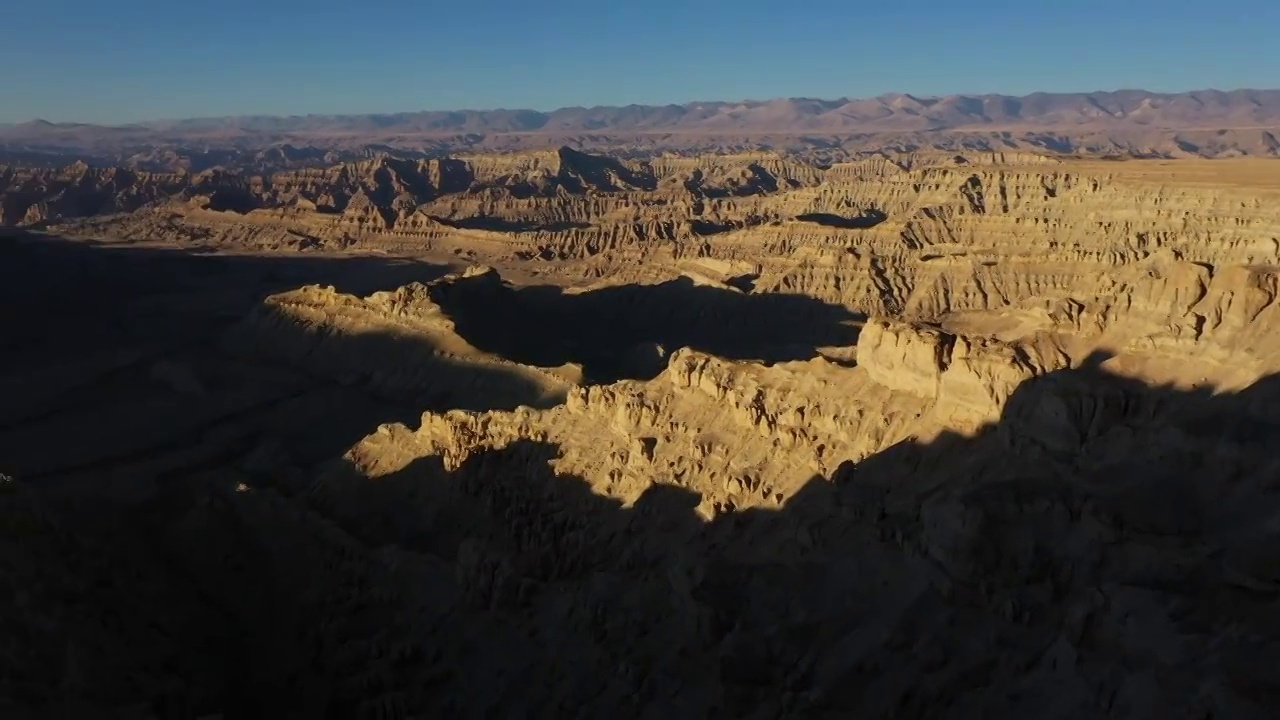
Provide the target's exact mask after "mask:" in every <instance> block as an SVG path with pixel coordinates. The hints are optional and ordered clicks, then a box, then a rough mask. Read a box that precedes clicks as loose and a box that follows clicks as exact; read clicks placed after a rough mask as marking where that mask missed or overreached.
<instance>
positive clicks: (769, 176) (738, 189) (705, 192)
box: [684, 163, 778, 198]
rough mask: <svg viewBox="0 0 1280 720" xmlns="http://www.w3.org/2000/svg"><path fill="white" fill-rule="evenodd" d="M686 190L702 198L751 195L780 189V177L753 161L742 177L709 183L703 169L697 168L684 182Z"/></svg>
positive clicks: (721, 179)
mask: <svg viewBox="0 0 1280 720" xmlns="http://www.w3.org/2000/svg"><path fill="white" fill-rule="evenodd" d="M684 187H685V190H687V191H689V192H690V193H692V194H693V195H695V196H697V197H702V198H728V197H749V196H752V195H767V194H769V193H774V192H777V191H778V178H776V177H775V176H774V175H773V173H771V172H769V171H768V170H767V169H765V168H764V167H763V166H761V165H760V164H758V163H751V164H750V165H748V166H747V168H746V171H745V172H744V173H743V175H742V176H741V177H736V178H716V179H714V181H713V184H712V183H708V179H707V177H706V176H705V175H704V174H703V172H702V170H699V169H695V170H694V171H693V173H692V174H691V176H690V178H689V179H688V180H686V181H685V183H684Z"/></svg>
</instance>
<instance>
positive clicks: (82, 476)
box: [0, 156, 1280, 718]
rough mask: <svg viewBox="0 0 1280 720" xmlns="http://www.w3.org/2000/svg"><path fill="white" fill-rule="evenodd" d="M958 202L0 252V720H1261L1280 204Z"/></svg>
mask: <svg viewBox="0 0 1280 720" xmlns="http://www.w3.org/2000/svg"><path fill="white" fill-rule="evenodd" d="M569 157H570V159H571V160H573V159H575V158H573V156H569ZM563 160H564V156H557V158H554V159H550V160H549V162H563ZM963 160H964V161H963V162H961V161H960V160H957V159H956V158H949V159H947V158H941V159H940V158H899V159H898V160H897V161H892V162H891V161H889V160H888V159H882V160H877V161H869V162H867V163H861V164H856V165H851V166H833V167H831V168H816V167H812V166H794V167H792V166H788V165H786V164H785V163H781V161H779V164H778V165H771V166H767V165H765V164H764V163H763V162H762V161H761V162H758V163H757V164H758V166H759V167H760V168H762V171H763V172H764V173H766V174H767V176H768V177H769V178H772V179H773V180H774V181H777V187H776V188H775V187H774V186H773V185H772V183H769V182H763V181H761V180H760V178H761V177H762V176H761V175H757V174H754V171H751V170H750V167H751V163H745V164H743V165H740V166H732V167H740V168H742V170H741V171H740V173H741V174H737V175H735V174H732V173H729V172H726V171H725V170H724V168H726V167H731V166H730V165H721V164H719V163H722V162H724V161H723V160H706V161H701V165H692V166H691V165H682V164H680V163H684V162H685V161H683V160H681V161H670V162H671V163H672V165H670V166H662V165H660V164H659V163H658V161H652V163H651V164H650V165H648V166H647V168H648V169H647V170H646V166H644V165H630V164H627V162H628V161H617V166H616V167H615V166H613V165H609V166H607V167H613V168H614V169H613V170H612V171H611V172H612V174H609V173H608V172H606V173H605V174H604V175H593V174H592V172H594V171H593V170H591V168H598V167H599V166H597V165H590V166H588V167H587V169H586V170H581V171H579V172H578V174H576V175H574V174H571V173H568V171H565V170H564V167H565V166H564V165H563V164H561V165H559V166H553V168H558V169H556V170H555V171H554V172H550V173H547V174H537V173H536V172H534V171H532V170H528V169H527V168H526V170H525V171H522V172H525V173H526V174H524V175H517V174H513V173H512V171H511V170H510V167H511V166H510V165H507V164H505V163H509V162H511V159H510V158H503V159H500V160H492V161H486V162H493V163H494V165H493V168H503V170H497V169H490V170H485V171H484V172H487V173H490V174H489V175H482V174H481V170H480V169H479V168H481V167H482V163H481V162H480V161H475V162H473V163H471V164H470V165H468V166H467V167H469V168H471V172H475V173H477V177H481V176H484V177H491V178H493V177H503V178H506V179H504V180H502V181H501V182H499V181H497V180H491V181H489V183H490V184H489V185H488V186H486V187H482V188H476V187H473V185H468V186H467V189H461V188H459V189H456V190H452V191H450V192H442V193H439V194H437V195H435V196H431V197H433V199H428V200H425V201H424V204H426V205H428V206H430V207H432V208H435V209H436V211H438V210H439V209H440V208H443V207H446V206H451V207H454V208H456V211H455V214H453V215H451V216H449V218H448V219H449V222H450V223H452V225H445V227H446V228H448V229H447V230H446V229H443V228H440V229H433V230H430V232H426V233H408V234H405V235H397V234H395V232H396V231H395V230H394V228H395V226H396V225H397V224H398V223H399V222H400V221H401V219H402V216H400V215H397V216H396V217H395V218H394V222H393V223H392V229H391V230H386V229H380V230H377V231H367V232H363V233H361V234H359V235H353V236H352V239H353V246H354V247H357V248H363V249H365V250H370V249H382V250H384V251H386V250H389V249H393V248H398V247H404V245H401V244H400V243H415V242H416V243H420V244H421V247H428V246H429V247H432V248H434V249H435V250H437V251H444V252H445V253H447V255H446V256H447V257H454V258H457V257H458V256H457V255H454V254H453V252H452V251H453V250H459V251H464V252H468V253H471V254H473V255H474V256H475V257H478V258H481V259H485V260H487V261H490V262H492V263H493V266H491V267H490V266H479V265H471V266H466V267H463V266H462V265H466V263H461V264H460V266H456V267H440V266H436V265H431V264H427V263H423V262H416V261H415V262H411V261H408V260H403V259H397V258H394V257H391V256H389V255H379V254H365V255H352V254H342V255H334V256H329V255H326V254H324V253H296V252H290V253H275V254H265V255H263V254H259V255H229V254H207V255H204V254H194V253H192V252H191V251H190V247H188V248H187V249H186V250H179V249H168V250H158V249H147V248H140V247H133V248H130V247H117V246H114V245H107V246H95V245H91V244H88V243H85V242H83V241H69V240H59V239H56V238H52V237H49V236H43V235H39V234H28V235H24V236H23V237H22V238H21V239H15V240H9V241H7V244H6V245H5V248H4V254H5V257H6V258H7V260H6V262H5V263H4V264H3V265H0V280H3V282H0V293H3V295H2V296H0V297H2V298H3V299H4V300H5V302H4V303H3V305H2V306H0V307H3V308H4V310H3V312H4V313H5V314H4V315H3V316H0V319H3V321H4V323H5V325H6V329H7V330H8V331H9V332H7V333H6V334H5V335H4V336H3V337H4V342H5V343H6V345H5V355H4V361H3V362H4V366H3V367H4V370H5V372H4V376H5V377H6V379H8V380H7V385H6V388H7V389H6V391H5V397H6V398H14V399H16V400H15V401H14V402H11V403H10V404H9V405H7V406H6V407H4V408H3V412H4V415H3V418H0V471H2V472H6V473H9V474H10V475H12V476H13V477H14V478H15V480H13V481H11V482H9V483H6V484H5V485H4V486H3V489H0V520H2V521H3V524H2V525H0V558H3V561H2V562H3V563H4V572H3V573H0V583H3V584H5V585H6V590H5V591H4V592H0V623H3V624H4V628H5V629H4V630H3V631H2V632H0V639H2V642H3V643H4V644H3V646H2V647H0V649H3V652H2V653H0V664H2V667H3V672H2V673H0V678H3V680H2V681H0V707H2V708H3V709H4V712H5V716H6V717H43V716H48V715H49V714H50V713H51V712H62V713H63V714H64V715H69V716H95V717H98V716H101V717H129V718H153V717H201V716H207V715H214V716H216V715H217V714H221V715H222V716H223V717H227V718H232V717H263V716H271V717H299V718H302V717H323V716H332V717H372V718H411V717H437V716H451V717H452V716H457V717H491V716H495V715H502V716H506V715H511V714H513V713H515V714H536V715H566V716H572V717H618V716H620V715H621V716H626V717H658V716H667V717H725V718H744V717H750V718H775V717H820V718H821V717H831V718H835V717H849V716H857V717H899V718H901V717H912V718H925V717H928V718H935V717H948V718H969V717H1007V718H1015V717H1016V718H1026V717H1064V718H1066V717H1070V718H1081V717H1084V718H1090V717H1097V718H1107V717H1124V718H1132V717H1160V718H1169V717H1175V718H1176V717H1187V718H1203V717H1232V718H1236V717H1239V718H1251V717H1257V718H1265V717H1269V716H1270V715H1271V708H1272V707H1274V706H1275V704H1276V703H1277V702H1280V684H1278V683H1277V682H1276V678H1275V677H1274V673H1273V672H1271V668H1274V667H1276V666H1277V665H1280V644H1278V643H1277V642H1276V641H1275V639H1274V638H1276V637H1277V635H1278V632H1280V625H1278V623H1280V555H1278V554H1277V547H1280V545H1278V544H1277V543H1280V534H1278V533H1280V529H1278V528H1280V524H1278V523H1280V520H1278V518H1280V504H1277V502H1276V500H1275V498H1276V481H1277V477H1280V467H1277V464H1276V461H1275V459H1274V457H1273V455H1274V453H1273V452H1271V449H1272V447H1273V445H1274V442H1275V441H1276V440H1277V438H1278V437H1280V436H1278V435H1277V433H1280V416H1277V412H1280V411H1278V410H1277V408H1280V403H1278V402H1277V401H1280V396H1278V395H1277V393H1278V392H1280V391H1278V390H1277V389H1276V388H1277V385H1276V383H1275V382H1274V380H1273V377H1274V375H1275V373H1276V372H1277V371H1280V344H1278V343H1280V341H1278V340H1277V338H1280V332H1278V331H1280V327H1278V326H1277V323H1278V322H1280V314H1278V313H1280V309H1277V298H1278V296H1280V271H1278V270H1277V268H1280V258H1278V257H1277V254H1278V253H1280V246H1278V243H1280V214H1277V213H1276V211H1275V210H1274V208H1275V207H1276V205H1275V204H1274V200H1275V199H1276V198H1277V188H1276V185H1277V184H1280V183H1278V182H1277V178H1275V177H1274V176H1270V175H1267V173H1266V171H1267V170H1269V168H1264V170H1262V171H1260V170H1259V167H1262V166H1256V165H1247V164H1236V163H1225V164H1221V165H1219V164H1212V163H1211V164H1205V165H1201V164H1195V163H1186V164H1174V165H1153V164H1137V165H1130V164H1128V163H1125V164H1119V165H1116V166H1115V169H1111V166H1110V164H1088V163H1086V164H1056V163H1045V164H1033V163H1032V161H1031V160H1030V159H1023V158H1015V159H1012V160H1011V159H1003V160H1002V159H1001V158H976V157H975V158H964V159H963ZM468 162H471V161H468ZM521 162H531V161H528V160H522V161H521ZM735 162H736V161H735ZM752 162H756V161H752ZM370 167H371V168H372V172H373V173H374V176H375V177H377V173H380V172H383V170H384V168H385V166H380V165H374V166H370ZM617 167H621V168H623V169H625V170H626V174H624V173H623V172H622V171H621V170H618V169H617ZM664 168H665V169H664ZM672 168H678V169H672ZM589 170H591V171H589ZM694 170H698V171H700V172H701V173H702V175H701V176H699V177H701V178H703V180H701V182H703V183H705V185H703V186H702V189H700V190H699V189H691V188H690V187H688V186H683V187H680V188H679V189H670V190H663V189H662V188H663V187H664V183H666V184H675V181H674V180H672V178H676V179H679V182H680V185H683V183H687V182H690V181H692V180H693V178H694V175H693V171H694ZM650 171H652V175H650V174H648V173H649V172H650ZM713 171H714V172H713ZM335 172H336V171H335ZM715 172H720V173H721V174H719V175H716V174H715ZM501 173H507V174H505V175H502V174H501ZM382 177H386V175H385V174H384V175H382ZM566 177H572V178H577V179H578V180H577V181H578V182H582V183H587V182H594V183H596V185H592V186H591V188H594V189H588V188H586V185H581V186H577V187H571V186H570V185H569V184H568V181H567V180H565V178H566ZM515 178H519V179H518V180H517V179H515ZM530 178H536V179H537V180H536V182H535V180H534V179H530ZM681 178H682V179H681ZM752 178H755V180H752ZM1268 178H1271V179H1270V180H1268ZM730 180H732V182H730ZM332 182H336V181H333V180H332V179H329V180H323V179H321V180H317V181H316V185H315V186H314V187H313V188H312V189H311V190H306V191H305V192H309V193H315V192H319V191H320V189H321V188H322V187H332V185H325V183H332ZM343 182H348V181H346V180H344V181H343ZM350 182H356V183H358V182H360V181H358V180H350ZM472 182H475V181H472ZM522 182H527V183H529V186H531V187H533V188H534V191H533V192H532V193H530V194H529V195H528V197H525V198H519V197H517V192H516V191H515V190H513V189H512V188H516V187H525V186H523V185H521V184H520V183H522ZM538 183H542V184H540V185H539V184H538ZM606 183H607V184H608V187H605V184H606ZM432 187H438V186H437V185H432ZM715 188H719V189H721V190H723V192H721V191H720V190H715V191H713V190H712V189H715ZM297 192H299V193H303V192H304V191H301V190H299V191H297ZM413 192H424V193H426V191H425V190H422V189H419V190H414V191H413ZM432 192H436V191H432ZM429 195H430V193H427V194H424V195H422V196H421V197H428V196H429ZM255 197H261V196H255ZM663 198H665V202H660V201H659V200H660V199H663ZM645 200H649V201H652V203H651V204H647V205H646V204H643V203H644V201H645ZM181 202H186V201H181ZM200 202H205V201H203V200H202V201H200ZM309 202H310V201H309ZM486 203H488V204H486ZM677 203H686V205H684V206H680V205H678V204H677ZM695 203H702V207H703V209H702V210H701V211H700V212H701V213H702V214H701V215H695V214H693V210H692V208H693V206H694V204H695ZM174 207H176V206H175V205H173V204H170V201H167V200H166V201H164V202H163V203H161V204H159V205H152V206H150V209H144V210H143V211H142V212H141V213H132V214H128V215H119V216H112V217H102V218H98V219H96V220H92V221H91V222H92V223H101V224H98V225H94V224H90V225H87V226H86V225H82V224H79V223H83V222H85V221H83V220H77V221H76V222H75V223H70V224H67V225H65V227H74V228H79V229H81V230H84V229H85V228H86V227H87V228H94V227H97V228H116V229H128V228H131V227H135V228H137V227H142V223H143V219H142V218H144V217H145V214H146V213H148V212H157V213H158V212H169V213H175V214H178V215H179V216H180V217H181V222H183V223H189V224H190V226H192V227H195V226H197V225H198V226H199V227H203V228H215V227H225V228H231V227H233V224H232V223H233V219H231V216H229V215H218V214H217V213H220V212H221V213H225V212H226V211H218V210H210V209H208V207H205V208H204V209H197V210H198V212H199V213H206V214H204V215H201V214H198V213H197V211H193V210H182V211H180V212H179V211H176V210H174V209H173V208H174ZM366 207H368V206H366ZM481 207H483V208H486V211H485V212H484V213H480V212H478V211H477V209H478V208H481ZM161 208H166V209H163V210H162V209H161ZM708 208H714V214H713V213H712V211H711V210H708ZM264 210H266V209H265V208H259V209H255V210H252V211H249V212H247V213H244V214H240V213H236V217H239V218H240V220H238V221H234V222H239V223H240V225H239V227H242V228H243V227H250V226H252V227H258V226H254V225H253V223H254V222H255V221H254V220H253V218H256V217H260V215H255V214H254V213H261V212H263V211H264ZM405 210H406V209H402V210H401V211H399V212H402V213H403V212H404V211H405ZM415 211H416V208H415ZM415 211H409V217H412V216H413V212H415ZM232 212H234V211H232ZM269 212H276V211H275V210H271V211H269ZM345 212H346V211H345V210H344V211H343V213H345ZM624 212H625V213H631V214H634V215H636V216H639V217H641V218H648V220H641V221H639V222H640V224H641V225H643V224H644V223H645V222H651V223H656V225H655V226H656V227H661V224H662V223H664V222H668V221H670V222H672V223H675V222H676V218H683V219H684V220H685V221H687V222H688V223H689V224H688V225H684V226H679V225H677V226H675V227H674V229H673V230H672V232H671V233H670V234H669V235H663V234H662V233H660V232H652V231H648V230H646V231H644V232H645V234H641V233H640V232H639V231H637V232H636V234H635V235H626V236H623V235H622V232H623V231H621V230H616V229H617V228H621V227H625V226H626V224H625V223H623V222H622V221H621V220H619V221H618V222H617V223H614V221H612V220H608V219H607V218H610V217H615V216H616V217H622V216H623V214H624ZM343 213H338V214H337V217H341V216H342V214H343ZM504 213H505V214H504ZM432 214H436V212H435V211H433V212H432ZM321 215H324V214H323V213H316V212H315V211H312V210H310V209H306V210H305V212H304V211H300V212H299V217H301V218H304V219H305V218H309V219H305V220H299V219H298V218H291V219H288V220H287V222H290V223H296V222H304V221H305V222H312V221H314V220H315V219H316V218H317V217H319V216H321ZM331 215H332V214H331ZM758 216H759V217H762V218H763V219H762V220H760V221H755V220H752V221H748V220H747V218H752V217H758ZM210 217H217V218H226V219H222V220H218V221H217V222H221V223H223V224H222V225H216V224H215V222H214V221H212V220H208V218H210ZM439 217H442V218H443V217H445V215H443V214H440V215H439ZM477 217H488V218H495V217H497V218H500V219H502V221H503V222H507V223H516V222H535V221H537V222H544V223H545V222H550V221H553V220H554V221H558V222H569V223H578V224H580V225H585V227H569V228H558V229H546V228H543V229H539V230H530V231H523V230H521V231H517V230H515V229H512V228H509V227H508V228H507V229H497V230H495V229H491V228H486V229H471V228H467V227H459V226H462V225H465V224H466V223H468V222H475V221H474V218H477ZM468 218H471V220H468ZM698 218H700V219H703V220H706V221H707V222H714V223H718V224H730V225H731V226H730V227H727V228H719V229H716V230H715V231H712V232H705V231H706V230H707V229H708V228H707V227H706V226H698V227H697V228H695V225H694V222H693V220H694V219H698ZM334 220H335V218H334V217H329V218H325V219H324V222H332V221H334ZM271 222H273V223H274V222H277V221H276V220H272V221H271ZM279 222H285V221H284V220H281V221H279ZM489 222H494V221H493V220H490V221H489ZM130 223H135V224H133V225H131V224H130ZM733 223H737V224H736V225H733ZM635 224H636V222H631V226H632V227H634V226H635ZM263 226H269V227H272V228H278V227H282V226H279V225H271V224H270V223H266V222H265V221H264V222H263ZM615 230H616V231H617V232H618V233H619V238H618V239H617V241H616V243H615V244H614V245H612V246H608V247H596V248H595V249H594V250H593V249H592V245H591V243H592V242H599V238H600V237H602V234H604V233H612V232H615ZM211 232H213V231H211ZM216 232H220V233H224V236H223V239H222V242H224V243H230V242H232V241H233V240H234V237H233V232H232V231H230V230H225V231H224V230H217V231H216ZM264 232H265V231H264ZM593 238H594V239H593ZM188 242H190V239H188ZM206 248H207V246H206ZM544 250H545V251H547V253H549V254H547V253H544V252H543V251H544ZM543 257H549V258H554V259H541V258H543ZM495 268H496V269H495ZM538 272H541V273H545V274H544V277H545V278H553V277H554V278H559V279H564V278H565V277H571V278H575V279H576V280H578V281H581V280H582V279H583V278H590V281H589V282H577V283H576V284H574V286H572V287H559V286H552V285H538V284H533V285H530V284H527V283H525V282H510V281H509V280H510V279H517V278H523V277H527V276H529V275H531V274H534V273H538ZM50 277H52V278H58V279H59V282H56V283H48V282H46V281H45V280H44V279H43V278H50ZM20 306H21V308H23V309H20ZM50 358H54V359H56V361H51V360H50ZM112 713H114V715H113V714H112Z"/></svg>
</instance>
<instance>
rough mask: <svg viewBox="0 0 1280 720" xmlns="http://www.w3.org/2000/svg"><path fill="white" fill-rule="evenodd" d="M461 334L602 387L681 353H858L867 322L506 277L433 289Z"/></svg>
mask: <svg viewBox="0 0 1280 720" xmlns="http://www.w3.org/2000/svg"><path fill="white" fill-rule="evenodd" d="M432 299H433V300H435V301H436V302H437V303H439V304H440V306H441V307H442V308H443V309H444V310H445V312H446V313H448V314H449V316H450V317H451V318H452V319H453V321H454V323H455V324H456V326H457V330H458V332H459V333H460V334H461V335H462V336H463V337H465V338H466V339H467V341H468V342H470V343H471V344H472V345H475V346H476V347H478V348H480V349H482V350H485V351H488V352H492V353H496V354H499V355H502V356H503V357H506V358H509V359H512V360H515V361H517V362H521V363H525V364H529V365H538V366H543V367H555V366H560V365H563V364H565V363H580V364H582V366H583V369H584V372H585V375H586V379H587V381H588V382H593V383H607V382H613V381H615V380H618V379H621V378H638V379H646V378H651V377H654V376H655V375H657V374H658V373H659V372H661V371H662V370H663V369H665V368H666V355H667V354H669V353H671V352H674V351H675V350H677V349H679V348H682V347H690V348H694V349H696V350H702V351H705V352H709V353H713V354H715V355H720V356H722V357H727V358H734V359H756V360H763V361H765V362H782V361H787V360H807V359H810V358H812V357H814V356H815V355H816V354H817V353H816V348H818V347H821V346H826V345H852V344H854V343H855V342H856V341H857V336H858V327H859V325H858V321H860V320H861V318H860V317H858V316H856V315H854V314H853V313H851V312H849V311H848V310H847V309H845V308H843V307H839V306H836V305H830V304H827V303H824V302H821V301H818V300H814V299H813V298H810V297H808V296H804V295H782V294H767V295H748V294H744V293H739V292H733V291H731V290H725V289H722V288H716V287H710V286H705V285H698V284H695V283H694V282H693V281H692V280H689V279H687V278H680V279H676V280H671V281H668V282H664V283H661V284H658V285H621V286H615V287H606V288H602V289H598V290H591V291H589V292H584V293H566V292H564V291H562V290H561V289H560V288H558V287H553V286H535V287H527V288H520V289H512V288H511V287H509V286H507V285H505V284H504V283H503V282H502V280H501V278H500V277H499V276H498V275H497V273H492V272H491V273H487V274H484V275H479V276H473V277H469V278H462V279H460V280H459V281H457V282H455V283H451V284H442V285H437V286H434V287H433V288H432Z"/></svg>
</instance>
